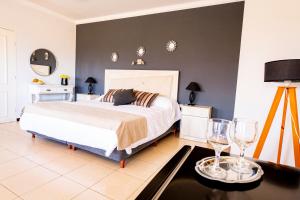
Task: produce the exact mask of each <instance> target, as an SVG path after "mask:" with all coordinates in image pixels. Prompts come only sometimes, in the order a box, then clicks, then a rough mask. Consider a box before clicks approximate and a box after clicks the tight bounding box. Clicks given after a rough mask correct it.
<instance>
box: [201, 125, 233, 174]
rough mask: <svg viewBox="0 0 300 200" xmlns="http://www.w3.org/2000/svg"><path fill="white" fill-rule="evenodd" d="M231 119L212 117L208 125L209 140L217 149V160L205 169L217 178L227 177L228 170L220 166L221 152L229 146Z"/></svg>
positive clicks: (207, 134)
mask: <svg viewBox="0 0 300 200" xmlns="http://www.w3.org/2000/svg"><path fill="white" fill-rule="evenodd" d="M231 124H232V122H231V121H228V120H225V119H210V120H209V121H208V126H207V133H206V136H207V141H208V143H209V144H211V145H212V147H213V148H214V150H215V160H214V162H213V163H212V164H211V165H208V166H207V168H206V169H205V170H206V172H207V173H208V174H209V175H210V176H212V177H215V178H220V179H222V178H224V177H226V170H224V169H223V168H221V167H220V155H221V152H222V151H223V150H224V149H226V148H227V147H229V140H228V139H229V132H230V128H231Z"/></svg>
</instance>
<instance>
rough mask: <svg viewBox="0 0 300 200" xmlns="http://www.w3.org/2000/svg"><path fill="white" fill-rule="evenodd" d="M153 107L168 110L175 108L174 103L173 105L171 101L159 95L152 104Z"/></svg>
mask: <svg viewBox="0 0 300 200" xmlns="http://www.w3.org/2000/svg"><path fill="white" fill-rule="evenodd" d="M151 107H160V108H166V109H168V108H172V107H173V103H172V100H171V99H169V98H167V97H164V96H160V95H159V96H158V97H156V99H155V100H154V101H153V102H152V105H151Z"/></svg>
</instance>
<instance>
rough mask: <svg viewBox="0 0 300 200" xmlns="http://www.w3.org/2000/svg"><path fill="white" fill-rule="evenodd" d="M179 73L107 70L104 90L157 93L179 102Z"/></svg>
mask: <svg viewBox="0 0 300 200" xmlns="http://www.w3.org/2000/svg"><path fill="white" fill-rule="evenodd" d="M178 76H179V72H178V71H173V70H172V71H166V70H110V69H106V70H105V86H104V90H105V92H107V91H108V90H109V89H121V88H124V89H130V88H133V89H136V90H141V91H146V92H156V93H159V94H160V95H163V96H167V97H169V98H171V99H173V100H177V93H178Z"/></svg>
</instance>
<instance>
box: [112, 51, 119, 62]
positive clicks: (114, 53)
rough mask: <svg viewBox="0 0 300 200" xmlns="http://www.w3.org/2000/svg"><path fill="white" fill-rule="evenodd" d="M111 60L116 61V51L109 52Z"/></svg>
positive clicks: (117, 56)
mask: <svg viewBox="0 0 300 200" xmlns="http://www.w3.org/2000/svg"><path fill="white" fill-rule="evenodd" d="M110 58H111V61H113V62H117V61H118V58H119V55H118V53H117V52H112V54H111V57H110Z"/></svg>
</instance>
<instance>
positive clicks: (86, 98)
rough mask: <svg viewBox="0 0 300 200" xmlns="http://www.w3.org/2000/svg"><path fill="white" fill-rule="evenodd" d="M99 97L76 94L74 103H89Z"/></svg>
mask: <svg viewBox="0 0 300 200" xmlns="http://www.w3.org/2000/svg"><path fill="white" fill-rule="evenodd" d="M98 97H100V95H96V94H76V101H91V100H95V99H96V98H98Z"/></svg>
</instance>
